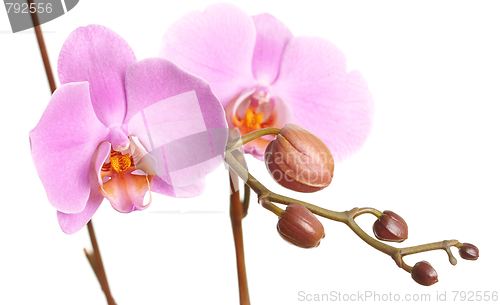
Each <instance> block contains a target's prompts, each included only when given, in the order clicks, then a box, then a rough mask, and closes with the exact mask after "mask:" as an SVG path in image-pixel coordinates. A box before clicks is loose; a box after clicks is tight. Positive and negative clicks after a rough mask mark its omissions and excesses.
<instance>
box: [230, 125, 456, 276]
mask: <svg viewBox="0 0 500 305" xmlns="http://www.w3.org/2000/svg"><path fill="white" fill-rule="evenodd" d="M271 133H273V134H275V131H274V130H272V131H271V130H264V129H263V130H259V131H258V133H257V132H253V133H249V134H247V135H245V136H243V137H242V138H241V142H239V143H242V145H243V144H246V143H248V142H250V141H252V140H254V139H256V138H258V137H259V136H262V135H267V134H271ZM230 144H231V145H229V144H228V146H227V147H228V150H227V151H226V158H225V160H226V163H227V164H228V165H229V167H230V168H231V170H233V171H234V172H235V173H236V174H238V176H239V177H240V178H241V179H243V180H244V181H245V183H246V184H247V185H248V186H249V187H250V188H251V189H252V190H253V191H254V192H255V193H256V194H257V196H258V201H259V202H260V203H261V204H262V206H263V207H264V208H266V209H268V210H270V211H271V212H273V213H274V214H276V215H277V216H281V215H282V213H283V210H282V209H280V208H279V207H277V206H275V205H274V204H273V202H274V203H278V204H283V205H290V204H292V203H298V204H300V205H302V206H304V207H305V208H307V209H308V210H309V211H311V212H312V213H314V214H316V215H318V216H321V217H324V218H327V219H330V220H333V221H337V222H342V223H344V224H346V225H347V226H348V227H349V228H350V229H351V230H352V231H353V232H354V233H356V235H358V237H359V238H361V239H362V240H363V241H364V242H366V243H367V244H369V245H370V246H372V247H373V248H375V249H377V250H378V251H380V252H383V253H385V254H387V255H389V256H390V257H391V258H392V259H393V260H394V261H395V263H396V265H397V266H398V267H400V268H402V269H403V270H405V271H407V272H409V273H411V272H412V270H413V268H414V267H411V266H408V265H407V264H406V263H405V262H404V260H403V257H404V256H407V255H411V254H416V253H421V252H427V251H433V250H444V251H445V252H446V253H447V254H448V257H449V261H450V263H451V264H453V265H455V264H456V263H457V260H456V259H455V257H454V256H453V254H452V252H451V250H450V247H453V246H454V247H457V248H459V249H460V248H461V247H462V245H463V244H462V243H460V242H459V241H457V240H444V241H440V242H434V243H428V244H422V245H418V246H412V247H403V248H398V247H393V246H390V245H388V244H386V243H383V242H381V241H379V240H377V239H375V238H373V237H371V236H370V235H369V234H367V233H366V232H365V231H364V230H363V229H361V228H360V227H359V226H358V224H357V223H356V221H355V218H356V217H358V216H360V215H362V214H372V215H374V216H375V217H377V218H380V217H381V216H382V215H383V213H382V212H380V211H378V210H376V209H374V208H369V207H365V208H353V209H351V210H349V211H344V212H337V211H332V210H328V209H325V208H322V207H319V206H316V205H313V204H310V203H307V202H304V201H301V200H297V199H293V198H290V197H286V196H282V195H279V194H276V193H274V192H272V191H270V190H269V189H267V188H266V187H265V186H264V185H263V184H262V183H260V182H259V181H258V180H257V179H256V178H255V177H254V176H252V175H251V174H250V173H249V172H248V171H247V169H246V168H245V167H243V166H242V165H241V164H240V163H239V162H238V161H237V160H236V159H235V157H234V156H233V153H232V150H234V149H235V148H237V147H238V143H236V142H234V141H233V142H232V143H230Z"/></svg>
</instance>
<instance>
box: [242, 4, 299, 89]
mask: <svg viewBox="0 0 500 305" xmlns="http://www.w3.org/2000/svg"><path fill="white" fill-rule="evenodd" d="M252 18H253V22H254V24H255V29H256V31H257V39H256V40H255V48H254V52H253V60H252V72H253V75H254V77H255V79H256V80H258V82H259V84H261V85H270V84H272V83H273V82H274V80H275V79H276V77H277V76H278V72H279V70H280V63H281V55H282V54H283V50H284V49H285V46H286V44H287V43H288V41H289V40H290V39H292V38H293V34H292V32H291V31H290V30H289V29H288V28H287V27H286V25H285V24H284V23H283V22H281V21H279V20H278V19H276V18H275V17H274V16H272V15H269V14H260V15H257V16H253V17H252Z"/></svg>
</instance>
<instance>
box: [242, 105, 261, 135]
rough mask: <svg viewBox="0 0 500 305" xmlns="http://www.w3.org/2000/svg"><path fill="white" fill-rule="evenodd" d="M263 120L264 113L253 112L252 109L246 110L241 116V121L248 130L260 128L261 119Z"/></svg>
mask: <svg viewBox="0 0 500 305" xmlns="http://www.w3.org/2000/svg"><path fill="white" fill-rule="evenodd" d="M263 120H264V113H255V112H254V111H253V110H252V109H248V108H247V110H246V114H245V116H244V117H243V120H242V121H241V123H242V124H243V125H246V127H247V128H248V129H250V130H256V129H261V128H262V127H261V124H260V123H262V121H263Z"/></svg>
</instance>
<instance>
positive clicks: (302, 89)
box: [272, 37, 373, 162]
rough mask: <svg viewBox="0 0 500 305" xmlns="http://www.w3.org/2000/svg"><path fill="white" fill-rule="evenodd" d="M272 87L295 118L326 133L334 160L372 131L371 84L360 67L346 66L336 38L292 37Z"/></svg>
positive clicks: (324, 137)
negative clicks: (353, 68) (366, 80)
mask: <svg viewBox="0 0 500 305" xmlns="http://www.w3.org/2000/svg"><path fill="white" fill-rule="evenodd" d="M272 87H273V92H275V93H276V94H277V95H278V96H279V97H280V98H282V100H283V101H284V102H285V103H287V104H288V105H289V107H290V109H291V110H292V113H293V123H294V124H297V125H301V126H307V129H308V130H309V131H311V132H312V133H314V134H315V135H317V136H318V137H319V138H321V139H322V140H323V141H324V142H325V144H326V145H327V146H328V148H329V149H330V150H331V152H332V155H333V157H334V159H335V161H337V162H338V161H341V160H343V159H345V158H347V157H348V156H350V155H351V154H353V153H354V152H356V151H357V150H358V149H359V148H361V146H362V145H363V143H364V142H365V140H366V138H367V137H368V134H369V132H370V129H371V126H372V119H373V118H372V117H373V99H372V97H371V94H370V92H369V90H368V86H367V84H366V82H365V80H364V79H363V78H362V76H361V74H360V73H359V72H357V71H351V72H350V73H347V72H346V60H345V57H344V55H343V54H342V52H341V51H340V50H339V49H338V48H337V47H336V46H335V45H333V44H332V43H331V42H329V41H327V40H325V39H322V38H318V37H296V38H293V39H292V40H290V42H289V43H288V45H287V47H286V49H285V52H284V54H283V60H282V63H281V69H280V75H279V78H278V79H277V81H276V82H275V84H274V85H273V86H272ZM321 118H324V119H321Z"/></svg>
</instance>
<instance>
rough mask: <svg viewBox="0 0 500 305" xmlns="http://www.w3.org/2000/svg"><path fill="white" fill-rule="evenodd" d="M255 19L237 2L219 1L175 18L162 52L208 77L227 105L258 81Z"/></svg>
mask: <svg viewBox="0 0 500 305" xmlns="http://www.w3.org/2000/svg"><path fill="white" fill-rule="evenodd" d="M255 35H256V34H255V27H254V25H253V22H252V19H251V17H250V16H248V15H247V14H246V13H245V12H244V11H242V10H241V9H239V8H237V7H236V6H233V5H230V4H225V3H219V4H214V5H211V6H209V7H207V8H206V9H205V11H204V12H200V11H193V12H191V13H189V14H187V15H185V16H184V17H183V18H181V19H180V20H178V21H176V22H174V23H173V24H172V25H171V26H170V27H169V29H168V30H167V32H166V33H165V35H164V36H163V44H162V49H161V51H160V55H161V56H162V57H165V58H167V59H169V60H172V61H173V62H175V63H177V64H178V65H179V66H181V67H182V68H183V69H186V70H187V71H189V72H191V73H193V74H196V75H198V76H200V77H202V78H203V79H206V80H207V81H208V82H209V83H210V86H212V88H213V90H214V92H215V93H216V94H217V97H218V98H219V100H220V101H221V103H222V105H223V106H225V105H227V104H228V103H229V101H230V100H231V99H232V98H234V97H235V96H236V95H238V94H239V93H240V92H241V91H243V90H244V89H245V88H247V87H251V86H253V85H255V80H254V78H253V75H252V74H251V72H252V54H253V49H254V43H255Z"/></svg>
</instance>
